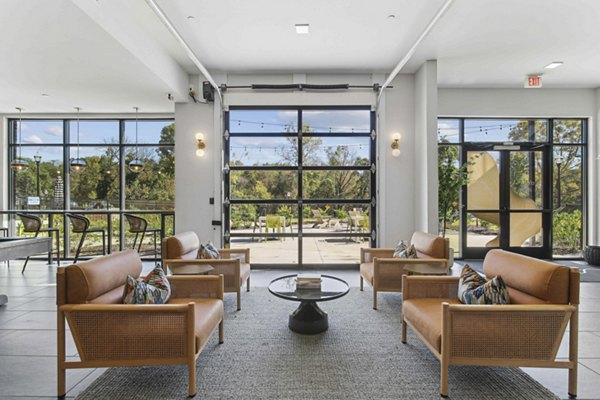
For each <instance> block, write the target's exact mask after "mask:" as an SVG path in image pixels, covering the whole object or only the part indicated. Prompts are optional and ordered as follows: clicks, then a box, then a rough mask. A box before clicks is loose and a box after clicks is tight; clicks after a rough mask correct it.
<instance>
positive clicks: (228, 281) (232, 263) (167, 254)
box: [162, 232, 250, 311]
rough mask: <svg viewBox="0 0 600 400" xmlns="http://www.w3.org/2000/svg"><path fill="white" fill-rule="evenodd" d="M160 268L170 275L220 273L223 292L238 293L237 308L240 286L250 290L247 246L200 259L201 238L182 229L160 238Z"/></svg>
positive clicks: (239, 304)
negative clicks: (172, 234) (218, 257)
mask: <svg viewBox="0 0 600 400" xmlns="http://www.w3.org/2000/svg"><path fill="white" fill-rule="evenodd" d="M162 248H163V251H162V267H163V269H164V271H165V273H167V268H168V269H170V270H171V273H172V274H173V275H197V274H208V275H223V276H224V277H225V288H224V290H225V292H228V293H230V292H235V293H236V294H237V309H238V311H239V310H241V309H242V305H241V304H242V296H241V288H242V287H243V286H244V282H245V283H246V291H248V292H249V291H250V249H247V248H246V249H218V250H219V254H220V255H221V258H220V259H216V260H213V259H200V258H198V256H199V255H198V250H199V249H200V240H199V239H198V235H196V233H195V232H182V233H178V234H176V235H174V236H171V237H168V238H164V239H163V241H162Z"/></svg>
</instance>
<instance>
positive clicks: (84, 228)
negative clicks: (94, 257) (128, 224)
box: [67, 213, 106, 264]
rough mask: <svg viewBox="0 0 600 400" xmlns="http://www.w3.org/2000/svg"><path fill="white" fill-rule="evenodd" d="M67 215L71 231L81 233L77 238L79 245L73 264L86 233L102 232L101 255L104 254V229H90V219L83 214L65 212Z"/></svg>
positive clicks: (77, 257)
mask: <svg viewBox="0 0 600 400" xmlns="http://www.w3.org/2000/svg"><path fill="white" fill-rule="evenodd" d="M67 217H69V220H70V221H71V225H73V233H81V239H80V240H79V245H78V246H77V252H76V253H75V260H74V261H73V264H76V263H77V260H78V259H79V254H80V253H81V246H83V241H84V240H85V237H86V236H87V234H88V233H101V234H102V255H105V254H106V234H105V232H104V229H102V228H91V229H90V220H89V219H88V218H86V217H84V216H83V215H79V214H71V213H67Z"/></svg>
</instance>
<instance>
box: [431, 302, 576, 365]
mask: <svg viewBox="0 0 600 400" xmlns="http://www.w3.org/2000/svg"><path fill="white" fill-rule="evenodd" d="M441 307H442V312H443V316H442V319H443V321H444V323H447V325H448V326H447V327H445V328H444V329H443V333H442V335H443V337H442V343H444V340H446V343H447V344H448V347H449V348H448V351H449V354H450V357H451V358H452V359H453V360H454V361H455V362H460V360H463V361H465V363H467V364H468V363H469V361H468V360H469V359H470V360H471V363H473V359H477V360H479V361H478V362H479V364H481V361H482V359H485V360H486V361H484V364H485V363H488V364H487V365H494V363H495V362H496V363H498V364H497V365H499V363H500V360H504V363H506V360H511V361H514V362H519V364H518V365H520V366H527V365H529V366H533V365H535V362H539V361H548V360H554V359H555V358H556V353H557V351H558V348H559V346H560V342H561V340H562V337H563V334H564V332H565V329H566V326H567V322H568V321H569V318H571V315H572V314H573V313H576V312H577V308H576V307H575V306H571V305H551V304H535V305H529V304H528V305H521V304H514V305H461V304H448V303H443V304H442V306H441ZM474 327H477V328H476V329H474ZM523 360H525V362H524V361H523ZM528 363H529V364H528ZM504 365H506V364H504Z"/></svg>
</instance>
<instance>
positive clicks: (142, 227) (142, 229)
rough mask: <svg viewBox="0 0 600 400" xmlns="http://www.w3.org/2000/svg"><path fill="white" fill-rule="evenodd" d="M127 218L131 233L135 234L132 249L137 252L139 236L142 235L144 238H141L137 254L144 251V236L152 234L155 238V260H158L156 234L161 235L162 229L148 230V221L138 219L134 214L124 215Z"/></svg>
mask: <svg viewBox="0 0 600 400" xmlns="http://www.w3.org/2000/svg"><path fill="white" fill-rule="evenodd" d="M123 215H124V216H125V218H127V222H128V223H129V232H130V233H135V239H134V240H133V246H132V248H133V249H134V250H136V248H135V245H136V243H137V240H138V236H139V234H140V233H141V234H142V237H141V238H140V242H139V244H138V248H137V252H138V253H139V252H140V251H141V250H142V242H143V241H144V236H145V235H146V233H151V234H152V236H153V237H154V259H155V260H157V259H158V251H157V247H156V234H157V233H158V234H160V228H148V221H146V220H145V219H144V218H142V217H138V216H137V215H133V214H123Z"/></svg>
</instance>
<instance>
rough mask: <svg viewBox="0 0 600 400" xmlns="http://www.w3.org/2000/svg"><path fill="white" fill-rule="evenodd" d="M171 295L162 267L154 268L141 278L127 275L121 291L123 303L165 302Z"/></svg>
mask: <svg viewBox="0 0 600 400" xmlns="http://www.w3.org/2000/svg"><path fill="white" fill-rule="evenodd" d="M169 297H171V285H170V284H169V280H168V279H167V277H166V275H165V273H164V271H163V269H162V267H156V268H154V269H153V270H152V271H151V272H150V273H149V274H148V275H146V276H145V277H144V278H143V279H135V278H134V277H132V276H131V275H130V276H128V277H127V283H126V284H125V290H124V292H123V303H125V304H165V303H166V302H167V301H168V300H169Z"/></svg>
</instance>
